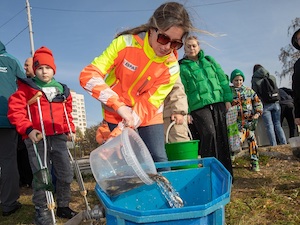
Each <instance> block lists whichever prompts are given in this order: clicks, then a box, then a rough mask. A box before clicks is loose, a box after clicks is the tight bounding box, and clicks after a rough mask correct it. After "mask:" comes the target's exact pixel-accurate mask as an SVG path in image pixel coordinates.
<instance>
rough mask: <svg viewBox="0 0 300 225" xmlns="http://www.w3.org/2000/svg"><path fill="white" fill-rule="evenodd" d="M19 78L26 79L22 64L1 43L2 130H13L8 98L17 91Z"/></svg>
mask: <svg viewBox="0 0 300 225" xmlns="http://www.w3.org/2000/svg"><path fill="white" fill-rule="evenodd" d="M17 77H20V78H25V77H26V75H25V73H24V71H23V70H22V67H21V64H20V62H19V61H18V60H17V59H16V58H15V57H13V56H12V55H10V54H8V53H7V52H6V49H5V46H4V44H3V43H2V42H1V41H0V128H12V127H13V125H12V124H11V123H10V122H9V121H8V119H7V111H8V98H9V97H10V96H11V95H12V94H13V93H14V92H15V91H16V90H17Z"/></svg>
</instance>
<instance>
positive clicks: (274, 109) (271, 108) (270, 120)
mask: <svg viewBox="0 0 300 225" xmlns="http://www.w3.org/2000/svg"><path fill="white" fill-rule="evenodd" d="M262 118H263V121H264V124H265V127H266V129H267V134H268V138H269V141H270V144H271V145H272V146H275V145H277V142H276V135H277V137H278V140H279V142H280V144H286V138H285V134H284V131H283V129H282V127H281V123H280V105H279V103H278V102H275V103H270V104H265V105H264V112H263V114H262ZM275 132H276V135H275Z"/></svg>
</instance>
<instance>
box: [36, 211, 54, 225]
mask: <svg viewBox="0 0 300 225" xmlns="http://www.w3.org/2000/svg"><path fill="white" fill-rule="evenodd" d="M34 224H35V225H54V221H53V219H52V215H51V212H50V210H49V209H48V208H43V207H35V218H34Z"/></svg>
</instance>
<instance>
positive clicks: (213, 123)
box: [180, 36, 233, 174]
mask: <svg viewBox="0 0 300 225" xmlns="http://www.w3.org/2000/svg"><path fill="white" fill-rule="evenodd" d="M184 50H185V57H184V58H183V59H181V60H180V77H181V80H182V83H183V85H184V88H185V92H186V95H187V98H188V105H189V114H190V118H191V119H190V120H189V123H192V124H193V126H194V127H195V129H196V131H197V133H198V138H199V140H200V143H199V149H200V152H199V154H200V155H201V157H216V158H217V159H218V160H219V161H220V162H221V163H222V164H223V165H224V167H225V168H226V169H227V170H228V171H229V172H230V173H231V174H233V173H232V164H231V158H230V150H229V143H228V134H227V125H226V111H227V110H228V109H229V108H230V107H231V102H232V92H231V90H230V87H229V81H228V77H227V75H226V74H225V73H224V71H223V70H222V68H221V67H220V65H219V64H218V63H217V62H216V61H215V60H214V59H213V58H212V57H211V56H205V54H204V52H203V50H201V49H200V44H199V41H198V39H197V37H195V36H190V37H188V38H186V40H185V44H184Z"/></svg>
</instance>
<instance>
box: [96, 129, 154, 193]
mask: <svg viewBox="0 0 300 225" xmlns="http://www.w3.org/2000/svg"><path fill="white" fill-rule="evenodd" d="M90 165H91V170H92V173H93V175H94V177H95V179H96V182H97V183H98V184H99V186H100V187H101V188H102V190H104V191H105V193H106V194H108V195H110V196H116V195H119V194H121V193H124V192H126V191H129V190H131V189H133V188H136V187H139V186H140V185H142V184H148V185H150V184H152V183H153V182H154V181H153V180H152V179H151V178H150V177H149V176H148V175H149V174H157V170H156V167H155V164H154V161H153V159H152V157H151V155H150V152H149V150H148V148H147V147H146V145H145V143H144V142H143V140H142V139H141V137H140V136H139V135H138V133H137V132H135V131H134V130H132V129H130V128H124V130H123V131H122V133H121V134H120V135H118V136H117V137H115V138H113V139H111V140H109V141H108V142H106V143H104V144H103V145H101V146H100V147H98V148H96V149H95V150H93V151H92V152H91V154H90Z"/></svg>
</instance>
